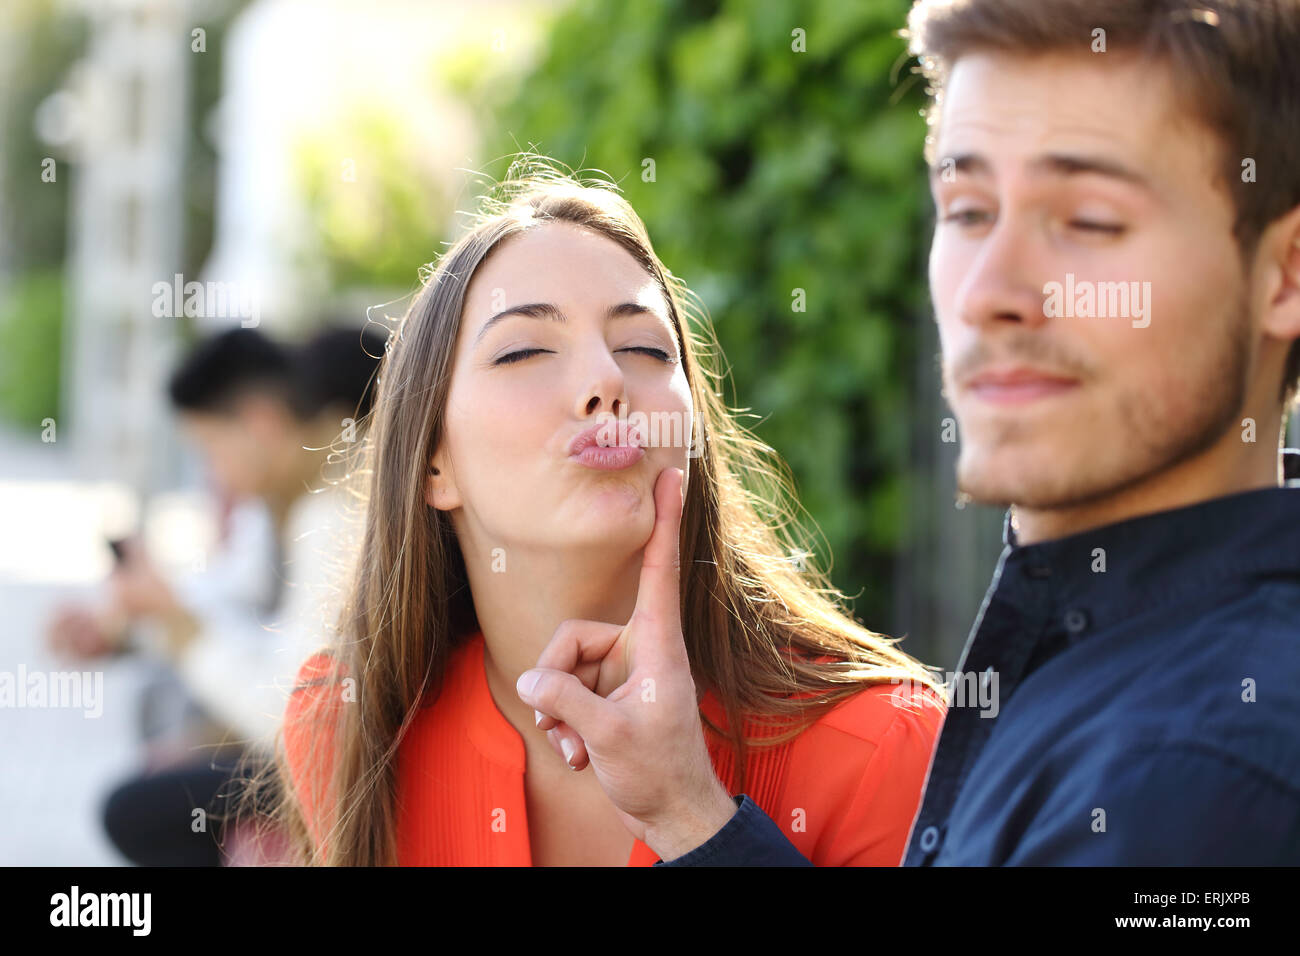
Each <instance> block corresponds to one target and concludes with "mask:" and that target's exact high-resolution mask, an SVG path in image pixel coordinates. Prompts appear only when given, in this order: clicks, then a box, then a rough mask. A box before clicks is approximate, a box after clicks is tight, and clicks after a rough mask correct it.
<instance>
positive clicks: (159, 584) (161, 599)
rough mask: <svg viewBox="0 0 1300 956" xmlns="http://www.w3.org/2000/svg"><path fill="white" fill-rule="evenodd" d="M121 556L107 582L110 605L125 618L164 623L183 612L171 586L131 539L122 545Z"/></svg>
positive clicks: (138, 542) (136, 541)
mask: <svg viewBox="0 0 1300 956" xmlns="http://www.w3.org/2000/svg"><path fill="white" fill-rule="evenodd" d="M122 548H123V551H124V552H125V554H124V557H123V559H122V561H121V562H120V563H118V564H117V565H116V566H115V567H114V568H113V573H112V574H111V575H110V577H109V580H110V582H111V585H112V590H113V601H114V604H115V605H116V606H117V607H118V608H119V609H120V610H121V612H122V613H123V614H126V615H128V616H129V617H155V618H160V619H163V620H166V619H168V618H171V617H175V616H177V615H178V614H180V612H181V611H182V610H183V608H182V607H181V605H180V603H179V602H178V601H177V599H176V595H175V593H174V592H173V591H172V589H171V585H170V584H168V583H167V579H166V578H164V577H163V576H162V575H161V574H160V573H159V572H158V570H157V568H155V567H154V565H153V562H152V561H150V560H149V555H148V553H147V552H146V551H145V549H144V545H143V544H141V543H140V541H138V540H137V539H135V538H128V539H126V540H124V541H123V542H122Z"/></svg>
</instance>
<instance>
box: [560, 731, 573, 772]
mask: <svg viewBox="0 0 1300 956" xmlns="http://www.w3.org/2000/svg"><path fill="white" fill-rule="evenodd" d="M560 749H561V750H563V751H564V761H565V763H567V764H568V765H569V767H570V768H572V767H573V749H574V748H573V741H572V740H570V739H569V738H568V737H561V738H560Z"/></svg>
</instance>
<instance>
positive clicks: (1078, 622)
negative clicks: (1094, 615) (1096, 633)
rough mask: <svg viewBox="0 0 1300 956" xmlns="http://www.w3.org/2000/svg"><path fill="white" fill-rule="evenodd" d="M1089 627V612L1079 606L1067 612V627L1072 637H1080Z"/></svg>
mask: <svg viewBox="0 0 1300 956" xmlns="http://www.w3.org/2000/svg"><path fill="white" fill-rule="evenodd" d="M1087 628H1088V614H1087V612H1086V611H1081V610H1079V609H1078V608H1077V607H1072V608H1070V609H1069V610H1068V611H1066V612H1065V629H1066V631H1068V632H1069V634H1070V636H1071V637H1078V636H1079V635H1080V634H1082V633H1083V632H1084V631H1085V630H1087Z"/></svg>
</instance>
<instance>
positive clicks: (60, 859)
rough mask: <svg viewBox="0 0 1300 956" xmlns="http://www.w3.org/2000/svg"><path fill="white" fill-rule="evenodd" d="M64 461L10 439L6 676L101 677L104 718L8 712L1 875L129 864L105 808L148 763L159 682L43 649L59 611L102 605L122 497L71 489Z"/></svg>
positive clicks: (0, 459)
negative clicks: (108, 535)
mask: <svg viewBox="0 0 1300 956" xmlns="http://www.w3.org/2000/svg"><path fill="white" fill-rule="evenodd" d="M60 452H61V449H59V450H58V451H56V448H55V446H51V445H43V444H41V443H40V442H39V441H35V442H32V441H30V440H23V439H19V438H17V437H16V436H14V435H13V434H12V433H5V432H0V675H3V674H4V673H8V674H10V675H13V679H15V680H16V678H17V677H18V674H19V669H20V667H25V668H26V672H27V673H28V674H31V673H33V672H36V671H41V672H50V671H68V670H87V669H90V668H92V667H93V668H94V669H96V670H101V671H102V673H103V707H102V711H103V712H102V714H101V715H100V716H98V717H89V716H86V715H85V714H84V712H83V710H78V709H71V708H63V709H58V708H48V707H47V708H36V707H30V706H13V707H10V706H0V767H3V772H2V773H0V865H41V866H45V865H87V866H113V865H120V864H123V863H125V862H126V861H125V860H124V859H123V858H122V857H120V856H119V855H118V853H117V852H116V850H115V849H114V848H113V847H112V845H111V844H110V843H109V842H108V840H107V839H106V838H105V837H104V835H103V832H102V830H101V827H100V823H99V818H98V814H99V807H100V804H101V801H102V800H103V798H104V796H105V794H106V792H107V791H108V790H109V789H111V787H112V786H113V784H114V783H115V782H116V781H117V780H118V779H119V778H122V777H124V776H126V775H128V774H129V773H130V772H131V770H132V768H134V767H135V766H136V765H137V763H138V761H139V759H140V752H139V747H138V742H137V736H136V726H137V719H136V714H137V709H138V699H139V692H140V688H141V687H142V686H143V684H144V683H145V681H147V680H148V679H149V678H150V676H151V671H150V669H149V668H148V666H147V665H145V664H143V663H142V662H141V661H139V660H132V659H123V660H121V661H117V662H113V663H109V664H107V665H105V666H102V667H101V666H100V665H98V664H93V665H70V664H68V663H66V662H61V661H59V660H57V659H56V658H54V657H52V656H51V655H49V654H48V653H46V651H45V650H44V647H43V628H44V622H45V620H46V619H47V617H48V615H49V613H50V611H51V609H52V608H53V607H54V606H55V604H56V603H57V602H58V601H59V600H61V599H65V598H69V597H75V596H89V595H93V593H94V588H95V586H96V582H97V581H99V580H100V579H102V575H103V573H104V571H105V569H106V566H107V565H106V559H107V553H106V551H105V549H104V545H103V542H102V539H101V538H100V537H99V530H100V528H99V524H100V517H101V516H102V515H103V514H105V513H106V512H109V513H111V512H113V511H115V510H120V509H121V507H122V504H121V500H122V497H123V492H122V490H121V489H115V488H113V487H111V486H108V485H104V484H99V483H84V482H81V483H79V482H76V481H70V480H69V478H70V475H69V473H68V469H67V467H66V465H65V462H64V458H63V457H62V455H61V453H60ZM0 679H3V677H2V676H0Z"/></svg>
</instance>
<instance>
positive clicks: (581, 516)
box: [567, 482, 655, 547]
mask: <svg viewBox="0 0 1300 956" xmlns="http://www.w3.org/2000/svg"><path fill="white" fill-rule="evenodd" d="M654 521H655V514H654V496H653V494H651V493H650V492H649V491H647V490H646V489H645V488H643V487H640V486H636V485H633V484H632V483H631V482H629V483H626V484H624V483H621V482H620V483H618V484H610V485H602V486H600V487H597V488H593V489H591V490H590V491H589V492H588V493H587V494H585V495H583V500H582V502H581V503H580V505H579V507H578V508H577V509H576V513H572V515H571V520H570V521H568V522H567V524H568V528H567V531H568V534H569V536H570V537H573V536H576V537H578V538H581V539H584V540H590V541H592V542H594V543H599V544H603V545H609V544H615V543H618V542H622V541H625V540H626V541H627V542H629V543H630V545H631V546H633V547H642V546H644V545H645V540H646V538H647V537H649V535H650V531H651V529H652V528H653V527H654Z"/></svg>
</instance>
